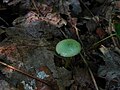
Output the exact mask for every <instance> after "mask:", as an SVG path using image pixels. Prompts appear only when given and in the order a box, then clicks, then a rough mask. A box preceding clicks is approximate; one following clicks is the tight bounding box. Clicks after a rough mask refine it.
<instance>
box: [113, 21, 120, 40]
mask: <svg viewBox="0 0 120 90" xmlns="http://www.w3.org/2000/svg"><path fill="white" fill-rule="evenodd" d="M114 28H115V31H116V35H117V36H118V37H119V38H120V23H114Z"/></svg>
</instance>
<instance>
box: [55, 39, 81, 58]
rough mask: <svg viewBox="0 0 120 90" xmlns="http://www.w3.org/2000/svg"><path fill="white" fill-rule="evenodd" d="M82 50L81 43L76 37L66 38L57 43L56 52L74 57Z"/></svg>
mask: <svg viewBox="0 0 120 90" xmlns="http://www.w3.org/2000/svg"><path fill="white" fill-rule="evenodd" d="M80 51H81V45H80V43H79V42H77V41H76V40H74V39H64V40H62V41H60V42H59V43H58V44H57V45H56V52H57V53H58V54H59V55H60V56H63V57H73V56H75V55H77V54H79V53H80Z"/></svg>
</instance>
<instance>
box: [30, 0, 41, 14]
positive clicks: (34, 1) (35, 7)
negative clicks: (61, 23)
mask: <svg viewBox="0 0 120 90" xmlns="http://www.w3.org/2000/svg"><path fill="white" fill-rule="evenodd" d="M31 1H32V3H33V6H34V7H35V9H36V11H37V13H38V15H39V14H41V15H42V13H41V12H40V11H39V9H38V8H37V6H36V4H35V1H34V0H31Z"/></svg>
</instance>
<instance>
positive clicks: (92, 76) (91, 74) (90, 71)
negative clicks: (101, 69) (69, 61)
mask: <svg viewBox="0 0 120 90" xmlns="http://www.w3.org/2000/svg"><path fill="white" fill-rule="evenodd" d="M80 56H81V58H82V59H83V61H84V63H85V65H86V66H87V68H88V71H89V73H90V76H91V78H92V81H93V83H94V85H95V88H96V90H99V89H98V86H97V83H96V81H95V78H94V75H93V73H92V70H91V69H90V67H89V66H88V63H87V61H86V60H85V58H84V56H83V55H82V54H81V53H80Z"/></svg>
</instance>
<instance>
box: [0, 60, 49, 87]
mask: <svg viewBox="0 0 120 90" xmlns="http://www.w3.org/2000/svg"><path fill="white" fill-rule="evenodd" d="M0 64H2V65H4V66H6V67H8V68H10V69H12V70H15V71H17V72H19V73H22V74H24V75H26V76H28V77H30V78H33V79H35V80H37V81H39V82H42V83H44V84H46V85H48V86H50V87H51V84H48V82H47V81H45V80H42V79H40V78H37V77H35V76H32V75H30V74H28V73H26V72H24V71H22V70H20V69H17V68H15V67H13V66H11V65H8V64H6V63H4V62H1V61H0Z"/></svg>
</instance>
